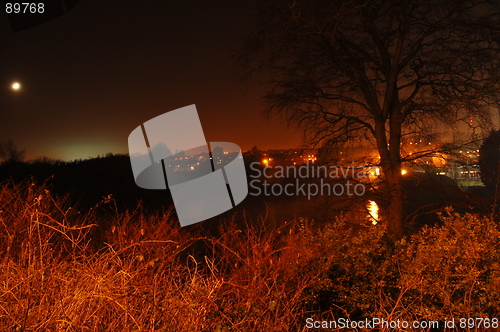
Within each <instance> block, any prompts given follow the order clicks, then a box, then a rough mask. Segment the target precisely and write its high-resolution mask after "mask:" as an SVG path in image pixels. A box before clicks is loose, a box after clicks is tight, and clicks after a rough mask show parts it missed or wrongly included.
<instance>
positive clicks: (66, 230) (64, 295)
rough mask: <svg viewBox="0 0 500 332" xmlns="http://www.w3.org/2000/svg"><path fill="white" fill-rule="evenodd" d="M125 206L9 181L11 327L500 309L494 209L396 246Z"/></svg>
mask: <svg viewBox="0 0 500 332" xmlns="http://www.w3.org/2000/svg"><path fill="white" fill-rule="evenodd" d="M112 207H113V204H112V201H110V200H108V199H105V200H104V201H103V202H102V204H101V205H100V206H97V207H95V208H93V209H90V210H89V211H87V212H85V211H78V210H77V208H76V207H71V205H70V201H69V200H67V199H58V198H57V199H56V198H54V197H53V196H52V195H51V193H50V191H49V190H48V189H47V188H45V187H37V186H35V185H31V184H29V185H24V186H22V185H13V184H9V183H7V184H4V185H3V186H2V187H1V189H0V227H1V228H2V230H1V232H0V237H1V238H0V251H1V257H2V258H1V261H0V271H1V273H0V330H2V331H303V330H308V329H307V328H306V319H307V318H309V317H313V318H315V319H318V320H330V319H334V318H339V317H345V318H349V319H352V320H355V319H356V320H357V319H363V318H365V317H368V318H371V317H379V318H384V319H391V320H398V319H399V320H407V321H412V320H416V319H419V320H422V319H426V320H441V321H443V320H444V319H448V320H450V319H451V318H455V319H458V318H461V317H464V318H469V317H483V318H486V317H490V318H493V317H498V315H499V314H500V292H499V290H500V265H499V262H500V259H499V258H500V246H499V243H498V241H499V240H498V239H499V238H500V237H499V236H500V231H499V229H498V226H497V224H496V223H494V222H491V221H489V220H488V219H487V218H485V217H479V216H475V215H458V214H454V213H453V212H452V211H448V212H446V213H444V214H443V215H442V216H441V220H442V225H440V226H437V227H433V228H431V227H425V228H423V229H422V230H421V231H420V232H418V233H416V234H415V235H413V236H412V237H411V238H405V239H403V240H401V241H399V242H397V243H394V242H392V241H390V240H387V239H386V238H385V236H384V233H385V230H384V229H383V227H382V226H377V227H373V226H369V225H366V226H360V227H357V228H353V227H347V226H346V225H345V220H342V218H339V219H338V220H336V221H334V222H332V223H330V224H328V225H327V226H321V227H320V226H318V225H315V224H314V222H312V221H309V220H307V219H299V220H297V221H293V222H289V223H285V224H284V225H282V226H280V227H279V228H273V229H272V228H271V226H269V225H268V224H266V222H265V218H263V220H258V221H256V220H253V221H248V222H247V223H246V225H245V226H241V224H238V223H236V222H234V221H227V222H224V223H221V225H220V228H219V230H218V231H217V232H215V233H214V232H212V233H208V232H205V231H203V230H201V228H196V227H193V228H186V229H182V228H180V227H179V226H178V223H177V222H176V221H175V220H174V219H173V218H172V211H166V212H165V213H161V214H157V215H154V216H150V215H147V214H145V213H142V212H141V210H140V208H138V209H137V210H135V211H133V212H128V213H121V214H120V213H118V212H113V208H112ZM213 222H215V221H213ZM238 225H239V226H238ZM474 330H478V329H474ZM479 330H480V329H479ZM329 331H331V330H330V329H329Z"/></svg>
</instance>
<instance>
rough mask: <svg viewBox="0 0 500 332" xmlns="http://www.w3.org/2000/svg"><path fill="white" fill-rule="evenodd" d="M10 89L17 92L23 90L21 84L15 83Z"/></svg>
mask: <svg viewBox="0 0 500 332" xmlns="http://www.w3.org/2000/svg"><path fill="white" fill-rule="evenodd" d="M10 87H11V88H12V90H15V91H17V90H19V89H21V83H19V82H14V83H12V85H11V86H10Z"/></svg>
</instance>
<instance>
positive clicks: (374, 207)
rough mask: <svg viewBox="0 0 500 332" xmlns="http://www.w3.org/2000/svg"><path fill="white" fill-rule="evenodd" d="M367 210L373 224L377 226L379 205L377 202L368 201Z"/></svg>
mask: <svg viewBox="0 0 500 332" xmlns="http://www.w3.org/2000/svg"><path fill="white" fill-rule="evenodd" d="M367 209H368V213H369V214H370V215H369V220H370V221H371V222H372V224H373V225H376V224H377V223H378V221H379V220H378V204H377V203H376V202H375V201H368V204H367Z"/></svg>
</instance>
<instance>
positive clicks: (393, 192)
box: [237, 0, 500, 237]
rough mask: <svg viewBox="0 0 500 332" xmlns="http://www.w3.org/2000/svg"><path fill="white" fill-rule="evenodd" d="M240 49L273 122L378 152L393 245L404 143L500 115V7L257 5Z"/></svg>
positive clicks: (298, 0)
mask: <svg viewBox="0 0 500 332" xmlns="http://www.w3.org/2000/svg"><path fill="white" fill-rule="evenodd" d="M256 27H257V29H256V31H255V32H254V33H253V34H252V35H251V36H249V38H248V39H247V40H246V43H245V44H244V46H243V47H242V49H241V56H240V58H239V61H238V62H237V63H238V65H240V66H241V65H243V67H244V68H247V69H246V71H245V72H244V76H246V75H248V76H251V75H254V74H258V75H261V77H262V78H263V79H264V80H265V81H267V82H268V83H269V90H268V93H267V95H266V96H265V98H266V100H267V102H268V108H267V114H269V115H271V116H277V117H281V118H282V119H284V120H285V121H286V122H287V123H288V124H290V125H296V126H298V127H300V128H302V129H303V130H304V132H305V137H306V140H307V142H308V143H311V144H315V145H318V146H328V145H331V146H335V145H338V144H339V143H340V144H345V143H347V142H350V141H353V140H354V141H359V142H361V141H365V142H367V143H368V144H369V145H371V146H372V147H373V148H374V149H376V150H377V152H378V154H379V156H380V165H381V167H382V170H383V175H382V176H383V180H384V186H383V188H384V190H385V193H386V197H387V200H388V202H389V204H388V209H387V211H386V213H385V215H386V218H385V219H386V220H387V221H388V230H389V233H390V234H391V235H392V236H394V237H399V236H401V235H402V234H403V209H402V204H403V203H402V199H403V197H402V196H403V195H402V193H403V192H402V185H401V164H402V162H404V161H405V160H414V159H415V158H418V157H420V156H430V155H432V151H429V150H422V151H421V152H419V153H417V154H415V153H413V154H412V155H411V156H410V155H408V156H406V155H404V154H403V152H402V149H401V143H402V138H403V137H404V136H405V135H415V134H418V135H425V134H426V133H435V132H439V131H443V128H444V126H446V125H449V124H456V123H458V122H464V123H467V122H468V119H469V118H470V116H471V115H473V116H474V119H475V124H476V125H478V126H482V125H485V124H487V123H488V122H489V121H490V120H489V114H490V112H489V111H490V108H491V107H496V106H498V104H499V88H500V84H499V75H498V73H499V70H498V68H499V66H498V65H499V59H500V56H499V55H500V52H499V50H500V44H499V41H500V33H499V32H500V15H499V4H498V2H496V1H478V0H465V1H456V0H439V1H436V0H418V1H417V0H413V1H390V0H363V1H348V0H344V1H342V0H333V1H332V0H279V1H261V2H260V7H259V13H258V18H257V24H256Z"/></svg>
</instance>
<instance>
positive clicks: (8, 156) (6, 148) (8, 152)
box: [0, 140, 26, 162]
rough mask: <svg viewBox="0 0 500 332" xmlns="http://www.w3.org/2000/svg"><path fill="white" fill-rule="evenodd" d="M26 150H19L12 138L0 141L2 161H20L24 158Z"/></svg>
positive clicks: (0, 157) (0, 158)
mask: <svg viewBox="0 0 500 332" xmlns="http://www.w3.org/2000/svg"><path fill="white" fill-rule="evenodd" d="M25 152H26V150H19V149H18V148H17V145H16V144H15V143H14V141H12V140H8V141H5V142H0V160H3V162H20V161H23V160H24V154H25Z"/></svg>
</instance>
